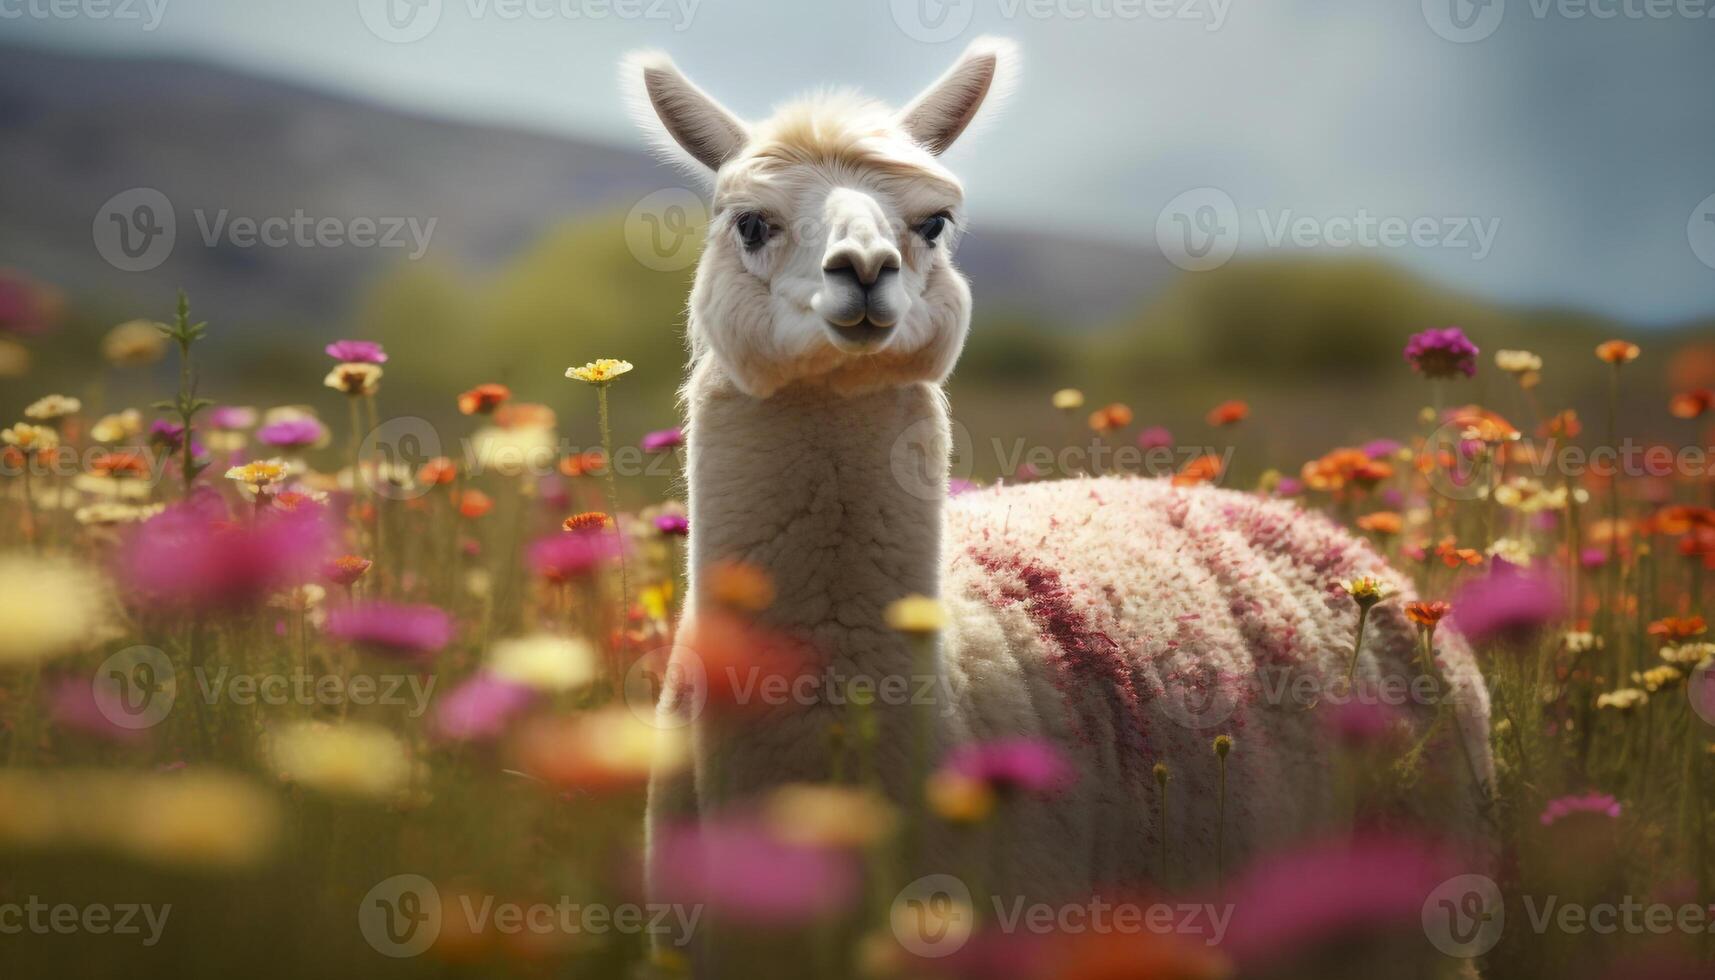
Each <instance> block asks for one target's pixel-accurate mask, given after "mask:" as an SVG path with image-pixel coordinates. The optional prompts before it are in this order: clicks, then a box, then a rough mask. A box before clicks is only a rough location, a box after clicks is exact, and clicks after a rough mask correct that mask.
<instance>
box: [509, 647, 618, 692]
mask: <svg viewBox="0 0 1715 980" xmlns="http://www.w3.org/2000/svg"><path fill="white" fill-rule="evenodd" d="M488 670H489V672H491V673H492V674H494V676H496V677H498V678H500V679H502V680H506V681H511V682H512V683H514V684H522V685H524V686H525V687H528V688H532V689H534V690H537V691H545V692H548V693H552V694H558V693H563V692H565V691H573V690H577V689H578V688H581V687H584V686H586V685H588V684H589V683H590V682H591V681H593V680H595V677H596V652H595V648H594V647H592V646H590V644H589V643H588V642H587V641H585V640H582V639H575V638H569V637H563V636H555V635H553V634H551V633H538V634H536V635H534V636H523V637H517V638H515V639H510V640H501V641H500V642H499V643H496V644H495V645H494V649H493V650H491V651H489V654H488Z"/></svg>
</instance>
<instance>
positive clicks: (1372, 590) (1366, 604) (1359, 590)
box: [1340, 576, 1393, 609]
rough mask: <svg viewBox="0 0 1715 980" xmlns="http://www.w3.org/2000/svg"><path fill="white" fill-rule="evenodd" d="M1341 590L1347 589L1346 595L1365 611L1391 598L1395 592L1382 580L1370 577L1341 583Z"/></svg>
mask: <svg viewBox="0 0 1715 980" xmlns="http://www.w3.org/2000/svg"><path fill="white" fill-rule="evenodd" d="M1340 588H1342V589H1345V590H1346V594H1347V595H1349V596H1351V597H1352V601H1353V602H1356V603H1357V604H1358V606H1359V607H1360V608H1363V609H1368V608H1370V607H1371V606H1373V605H1375V604H1376V603H1378V602H1381V601H1382V600H1384V599H1387V598H1390V597H1391V596H1392V595H1393V591H1392V590H1391V589H1389V588H1388V587H1387V586H1386V585H1385V584H1383V583H1382V582H1381V580H1379V579H1374V578H1370V577H1369V576H1364V577H1361V578H1355V579H1352V580H1350V581H1347V582H1341V583H1340Z"/></svg>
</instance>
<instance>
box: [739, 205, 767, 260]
mask: <svg viewBox="0 0 1715 980" xmlns="http://www.w3.org/2000/svg"><path fill="white" fill-rule="evenodd" d="M734 227H736V228H737V229H738V240H739V242H740V244H742V245H744V250H745V251H746V252H754V251H756V250H757V249H759V248H761V247H762V246H764V245H766V244H768V219H767V218H764V217H763V216H762V215H760V214H758V213H756V212H755V211H746V212H745V213H743V214H741V215H739V216H738V220H737V221H736V222H734Z"/></svg>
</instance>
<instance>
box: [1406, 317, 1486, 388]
mask: <svg viewBox="0 0 1715 980" xmlns="http://www.w3.org/2000/svg"><path fill="white" fill-rule="evenodd" d="M1478 353H1479V352H1478V350H1477V345H1476V344H1473V343H1471V341H1470V339H1469V338H1467V337H1466V336H1465V331H1463V330H1461V329H1459V328H1458V327H1439V328H1433V329H1429V330H1425V331H1423V332H1422V333H1416V334H1412V335H1411V339H1410V340H1408V341H1406V344H1405V359H1406V361H1407V362H1409V363H1410V364H1411V369H1412V370H1414V371H1416V372H1417V373H1419V374H1421V375H1423V376H1424V377H1426V378H1451V377H1454V376H1456V375H1460V374H1463V375H1464V376H1465V377H1467V378H1474V377H1476V376H1477V354H1478Z"/></svg>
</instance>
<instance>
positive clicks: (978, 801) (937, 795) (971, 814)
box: [925, 769, 994, 823]
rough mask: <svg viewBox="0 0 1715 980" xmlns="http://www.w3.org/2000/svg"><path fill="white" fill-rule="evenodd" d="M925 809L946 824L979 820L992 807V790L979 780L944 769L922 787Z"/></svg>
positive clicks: (979, 821) (990, 810)
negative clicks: (926, 802)
mask: <svg viewBox="0 0 1715 980" xmlns="http://www.w3.org/2000/svg"><path fill="white" fill-rule="evenodd" d="M925 796H926V797H927V798H928V801H929V809H931V810H933V811H934V812H935V815H936V816H938V817H940V818H941V819H942V820H946V821H948V822H949V823H981V822H982V821H983V820H985V819H987V818H988V815H989V814H990V813H991V812H993V810H994V790H992V789H990V788H989V787H988V784H986V783H984V782H983V781H982V780H980V779H972V778H971V777H969V776H964V775H961V774H959V773H956V772H949V771H947V770H945V769H943V770H940V771H938V772H936V773H935V774H933V775H931V776H930V777H929V782H928V785H927V786H926V787H925Z"/></svg>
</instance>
